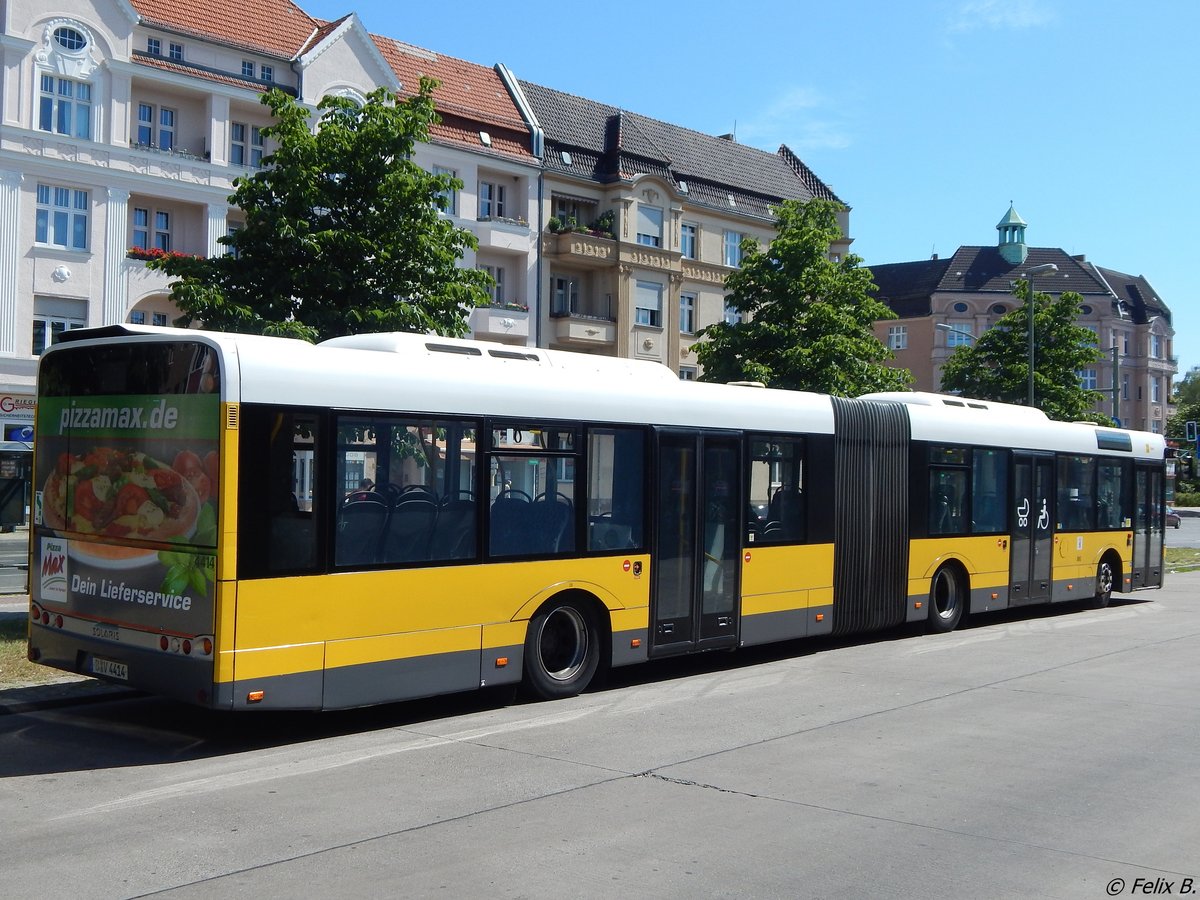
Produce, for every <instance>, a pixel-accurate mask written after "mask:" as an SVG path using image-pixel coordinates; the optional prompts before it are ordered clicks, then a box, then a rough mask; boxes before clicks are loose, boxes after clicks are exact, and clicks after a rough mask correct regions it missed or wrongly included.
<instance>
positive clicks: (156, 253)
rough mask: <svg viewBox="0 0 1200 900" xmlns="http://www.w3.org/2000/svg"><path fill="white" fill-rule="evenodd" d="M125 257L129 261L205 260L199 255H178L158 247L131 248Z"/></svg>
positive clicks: (173, 251)
mask: <svg viewBox="0 0 1200 900" xmlns="http://www.w3.org/2000/svg"><path fill="white" fill-rule="evenodd" d="M125 255H126V256H127V257H128V258H129V259H144V260H151V259H203V257H202V256H201V255H200V254H199V253H178V252H176V251H175V250H159V249H158V248H157V247H151V248H150V249H149V250H145V249H143V248H141V247H130V248H129V250H127V251H126V253H125Z"/></svg>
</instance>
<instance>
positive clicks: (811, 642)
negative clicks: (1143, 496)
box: [0, 597, 1152, 778]
mask: <svg viewBox="0 0 1200 900" xmlns="http://www.w3.org/2000/svg"><path fill="white" fill-rule="evenodd" d="M1148 602H1152V601H1147V600H1141V599H1126V598H1123V597H1122V598H1120V599H1114V600H1113V603H1112V606H1111V607H1110V608H1112V609H1119V608H1120V607H1129V606H1134V605H1142V604H1144V603H1148ZM1081 611H1083V608H1082V607H1081V605H1080V604H1079V603H1058V604H1054V605H1053V606H1035V607H1026V608H1019V609H1009V610H1000V611H997V612H993V613H984V614H979V615H974V616H971V617H969V618H968V619H967V620H966V621H965V622H964V623H963V624H962V626H961V627H960V629H959V631H960V632H961V631H963V630H966V631H970V630H974V629H979V628H988V627H993V626H998V625H999V626H1004V625H1009V624H1012V623H1015V622H1030V621H1037V620H1052V619H1057V618H1059V617H1069V616H1071V615H1075V614H1078V613H1079V612H1081ZM923 632H924V629H923V627H921V626H916V625H906V626H902V627H899V628H892V629H888V630H885V631H878V632H872V633H867V634H855V635H851V636H846V637H819V638H807V639H798V640H794V641H787V642H783V643H777V644H765V645H762V646H757V647H750V648H744V649H742V650H739V651H737V652H731V651H716V652H713V653H706V654H698V655H687V656H679V657H671V658H666V659H658V660H653V661H651V662H649V663H646V664H643V665H637V666H629V667H623V668H619V669H614V670H612V671H611V672H609V673H608V675H607V677H606V678H605V679H604V681H603V683H600V684H597V685H594V686H593V687H592V688H591V689H590V690H589V693H594V694H604V693H609V692H615V691H620V690H622V689H626V688H630V687H636V686H639V685H644V684H651V683H660V682H665V681H672V680H680V679H686V678H690V677H693V676H697V675H707V674H712V673H718V672H722V671H731V670H738V669H748V668H752V667H754V666H758V665H763V664H768V663H772V662H778V661H781V660H788V659H802V658H805V657H810V656H815V655H817V654H823V653H836V652H837V651H839V650H843V649H848V648H852V647H859V646H864V645H872V644H885V643H891V642H893V641H903V640H910V639H919V638H918V635H921V634H922V633H923ZM937 637H938V636H929V637H928V639H930V640H936V639H937ZM511 704H521V705H530V706H532V705H534V701H526V700H523V699H521V698H520V697H519V696H518V695H517V693H516V692H515V691H514V690H513V689H512V688H506V689H502V688H488V689H484V690H481V691H474V692H469V693H464V694H452V695H446V696H439V697H428V698H424V699H421V700H412V701H406V702H402V703H392V704H386V705H382V706H373V707H366V708H362V709H351V710H341V711H332V712H262V713H231V712H223V711H215V710H208V709H201V708H198V707H192V706H187V705H184V704H181V703H177V702H174V701H170V700H164V699H162V698H158V697H149V696H146V695H142V694H135V693H132V692H129V693H117V694H109V695H108V696H107V697H104V698H99V697H96V698H90V699H89V698H86V697H85V698H83V702H81V703H78V704H71V705H56V706H54V707H53V708H47V709H37V710H31V711H29V712H25V713H18V714H13V715H7V716H0V778H9V777H20V776H31V775H32V776H36V775H49V774H55V773H66V772H78V771H85V770H97V769H100V770H103V769H120V768H126V767H131V766H153V765H161V764H170V763H176V762H186V761H195V760H202V759H211V758H219V757H224V756H230V755H234V754H238V753H246V752H253V751H256V750H267V749H271V748H276V747H284V746H290V745H298V744H304V743H308V742H313V741H320V740H327V739H330V738H336V737H339V736H343V735H353V734H362V733H368V732H373V731H384V730H387V729H398V730H404V729H407V728H410V727H412V728H414V729H416V728H417V727H419V726H421V725H427V724H430V723H433V722H437V721H439V720H443V719H450V718H455V717H458V716H467V715H474V714H479V713H484V714H486V713H489V712H493V711H499V710H502V709H504V708H505V707H506V706H509V705H511Z"/></svg>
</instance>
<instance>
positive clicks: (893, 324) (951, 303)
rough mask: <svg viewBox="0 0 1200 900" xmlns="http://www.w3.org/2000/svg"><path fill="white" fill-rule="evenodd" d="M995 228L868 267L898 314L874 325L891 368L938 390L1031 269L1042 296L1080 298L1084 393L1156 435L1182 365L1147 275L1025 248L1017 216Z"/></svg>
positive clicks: (1167, 316) (1011, 304)
mask: <svg viewBox="0 0 1200 900" xmlns="http://www.w3.org/2000/svg"><path fill="white" fill-rule="evenodd" d="M996 229H997V232H998V234H999V237H998V240H997V243H996V244H995V245H994V246H990V247H985V246H964V247H960V248H959V249H958V250H957V251H956V252H955V253H954V254H953V255H952V256H951V257H949V258H946V259H939V258H937V257H934V258H932V259H928V260H920V261H917V262H906V263H887V264H882V265H872V266H870V269H871V272H872V274H873V275H874V276H875V281H876V283H877V284H878V285H879V298H880V299H881V300H883V301H884V302H886V303H887V304H888V305H889V306H890V307H891V309H892V311H893V312H894V313H896V315H897V318H896V319H892V320H885V321H880V322H876V323H875V334H876V337H878V338H879V339H880V340H881V341H882V342H883V343H884V344H885V345H886V346H887V347H888V348H889V349H891V350H892V351H893V352H894V353H895V355H896V358H895V360H894V361H893V362H892V365H895V366H898V367H902V368H906V369H909V370H910V371H911V372H912V373H913V385H912V387H913V390H917V391H938V390H940V389H941V372H942V366H943V365H944V364H945V362H946V360H947V359H948V358H949V357H950V355H951V354H952V353H954V351H955V350H956V349H957V348H958V346H959V345H961V344H967V345H969V344H971V343H973V342H974V340H975V339H976V338H977V337H979V336H981V335H982V334H983V333H984V332H985V331H986V330H987V329H988V328H990V327H992V326H993V325H994V324H995V323H996V321H997V320H998V319H999V318H1000V317H1001V316H1002V315H1004V314H1006V313H1007V312H1009V311H1011V310H1012V309H1014V308H1015V307H1018V306H1020V305H1021V303H1022V301H1021V300H1020V299H1018V298H1017V297H1015V296H1014V295H1013V293H1012V288H1013V285H1014V283H1016V282H1019V281H1023V280H1025V279H1026V278H1028V277H1030V275H1029V270H1031V269H1034V270H1036V271H1037V272H1039V273H1040V274H1035V275H1033V276H1032V277H1033V278H1034V287H1035V289H1036V290H1037V291H1038V292H1039V293H1046V294H1050V295H1051V296H1057V295H1059V294H1061V293H1062V292H1064V291H1074V292H1076V293H1078V294H1080V295H1081V296H1082V298H1083V303H1082V306H1081V314H1080V317H1079V319H1078V320H1077V322H1076V324H1078V325H1080V326H1082V327H1085V328H1088V329H1089V330H1091V331H1092V332H1093V333H1094V334H1095V335H1096V346H1097V347H1098V348H1099V349H1100V351H1101V352H1102V353H1103V354H1104V356H1103V358H1102V359H1101V360H1100V361H1099V362H1098V363H1096V364H1095V365H1094V366H1091V367H1089V368H1088V369H1086V370H1084V371H1081V372H1079V373H1078V374H1079V378H1080V381H1081V383H1082V384H1083V385H1084V386H1085V387H1087V388H1090V389H1093V390H1097V391H1099V392H1100V393H1101V394H1102V398H1101V400H1100V402H1098V403H1097V405H1096V410H1097V411H1098V412H1103V413H1104V414H1105V415H1109V416H1113V415H1114V413H1115V417H1116V418H1118V419H1119V420H1120V422H1121V424H1122V425H1124V426H1126V427H1129V428H1136V429H1140V430H1144V431H1152V432H1156V433H1160V434H1161V433H1162V432H1163V430H1164V429H1165V427H1166V422H1167V420H1168V419H1169V418H1170V417H1171V416H1172V415H1173V414H1174V412H1175V410H1174V406H1173V405H1172V403H1171V391H1172V388H1171V385H1172V382H1173V380H1174V378H1175V375H1176V374H1177V372H1178V368H1179V361H1178V358H1177V356H1176V355H1175V351H1174V339H1175V331H1174V328H1173V327H1172V326H1171V311H1170V309H1169V308H1168V307H1167V305H1166V303H1165V302H1163V300H1162V299H1161V298H1160V297H1159V296H1158V294H1157V293H1156V292H1155V291H1154V289H1153V287H1152V286H1151V285H1150V283H1149V282H1148V281H1147V280H1146V278H1144V277H1143V276H1140V275H1136V276H1135V275H1128V274H1126V273H1122V272H1118V271H1116V270H1113V269H1108V268H1105V267H1103V266H1099V265H1096V264H1095V263H1093V262H1090V261H1089V260H1088V259H1087V258H1086V257H1085V256H1081V255H1071V254H1068V253H1067V252H1066V251H1064V250H1060V249H1057V248H1049V247H1030V246H1028V245H1027V244H1026V243H1025V229H1026V223H1025V222H1024V221H1023V220H1022V219H1021V218H1020V216H1019V215H1017V213H1016V210H1015V209H1010V210H1009V212H1008V214H1007V215H1005V217H1004V218H1003V219H1002V220H1001V221H1000V223H999V224H998V225H997V226H996ZM1047 266H1053V267H1054V268H1055V271H1050V270H1049V269H1048V268H1043V267H1047ZM1035 358H1036V348H1035ZM1114 397H1115V403H1114Z"/></svg>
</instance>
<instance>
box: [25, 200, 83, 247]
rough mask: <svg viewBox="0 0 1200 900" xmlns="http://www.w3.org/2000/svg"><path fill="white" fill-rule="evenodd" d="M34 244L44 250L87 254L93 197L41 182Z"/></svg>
mask: <svg viewBox="0 0 1200 900" xmlns="http://www.w3.org/2000/svg"><path fill="white" fill-rule="evenodd" d="M35 201H36V221H35V228H34V241H35V242H36V243H38V244H40V245H41V246H43V247H60V248H62V249H63V250H79V251H86V250H87V249H88V243H89V242H88V226H89V224H90V223H89V221H88V219H89V216H90V214H91V195H90V193H89V192H88V191H85V190H81V189H79V188H73V187H67V186H66V185H61V184H42V183H39V184H38V186H37V189H36V195H35Z"/></svg>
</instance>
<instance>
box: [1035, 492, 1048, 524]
mask: <svg viewBox="0 0 1200 900" xmlns="http://www.w3.org/2000/svg"><path fill="white" fill-rule="evenodd" d="M1037 527H1038V531H1045V530H1046V529H1047V528H1049V527H1050V508H1049V506H1048V505H1047V501H1046V498H1045V497H1043V498H1042V511H1041V512H1040V513H1038V524H1037Z"/></svg>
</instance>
